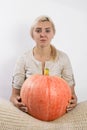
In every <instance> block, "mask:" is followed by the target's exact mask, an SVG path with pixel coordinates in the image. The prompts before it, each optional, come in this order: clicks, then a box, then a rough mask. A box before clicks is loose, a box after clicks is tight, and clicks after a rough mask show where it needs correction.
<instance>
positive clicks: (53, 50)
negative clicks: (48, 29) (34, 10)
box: [30, 16, 57, 60]
mask: <svg viewBox="0 0 87 130" xmlns="http://www.w3.org/2000/svg"><path fill="white" fill-rule="evenodd" d="M45 21H48V22H50V23H51V25H52V28H53V32H54V34H55V33H56V29H55V25H54V23H53V21H52V19H51V18H50V17H48V16H39V17H37V18H36V19H35V21H34V22H33V24H32V26H31V28H30V34H31V37H32V38H33V29H34V27H35V25H36V24H37V23H38V22H45ZM50 46H51V57H52V59H53V60H54V59H55V58H56V56H57V50H56V48H55V47H54V46H53V45H50Z"/></svg>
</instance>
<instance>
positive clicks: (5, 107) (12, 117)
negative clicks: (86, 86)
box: [0, 99, 87, 130]
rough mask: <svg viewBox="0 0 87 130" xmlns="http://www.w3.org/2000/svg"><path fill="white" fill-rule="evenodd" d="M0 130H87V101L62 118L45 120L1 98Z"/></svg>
mask: <svg viewBox="0 0 87 130" xmlns="http://www.w3.org/2000/svg"><path fill="white" fill-rule="evenodd" d="M0 130H87V101H84V102H80V103H79V104H78V105H77V106H76V107H75V108H74V109H73V110H72V111H70V112H69V113H66V114H65V115H64V116H62V117H61V118H59V119H56V120H54V121H50V122H45V121H40V120H38V119H35V118H34V117H32V116H30V115H28V114H26V113H24V112H22V111H20V110H19V109H18V108H16V107H15V106H14V105H13V104H12V103H11V102H10V101H7V100H4V99H0Z"/></svg>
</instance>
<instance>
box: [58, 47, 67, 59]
mask: <svg viewBox="0 0 87 130" xmlns="http://www.w3.org/2000/svg"><path fill="white" fill-rule="evenodd" d="M57 55H58V56H59V57H60V58H64V57H66V58H67V57H68V55H67V53H66V52H64V51H62V50H58V49H57Z"/></svg>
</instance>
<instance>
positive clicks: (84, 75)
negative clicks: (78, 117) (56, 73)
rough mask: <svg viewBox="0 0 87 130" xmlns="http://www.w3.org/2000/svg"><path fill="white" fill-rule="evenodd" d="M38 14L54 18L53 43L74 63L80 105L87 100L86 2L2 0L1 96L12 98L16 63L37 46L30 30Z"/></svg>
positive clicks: (0, 27)
mask: <svg viewBox="0 0 87 130" xmlns="http://www.w3.org/2000/svg"><path fill="white" fill-rule="evenodd" d="M39 15H48V16H50V17H51V18H52V19H53V21H54V23H55V26H56V35H55V37H54V40H53V41H52V44H54V45H55V46H56V47H57V48H58V49H60V50H62V51H65V52H66V53H67V54H68V56H69V58H70V60H71V63H72V67H73V72H74V76H75V81H76V88H75V90H76V94H77V96H78V102H80V101H84V100H87V0H43V1H42V0H0V97H2V98H6V99H9V97H10V95H11V81H12V73H13V69H14V65H15V62H16V60H17V58H18V57H19V55H21V54H22V53H23V52H24V51H25V50H27V49H28V48H31V47H32V46H33V45H34V42H33V40H32V39H31V37H30V35H29V28H30V26H31V24H32V22H33V20H34V19H35V18H36V17H38V16H39Z"/></svg>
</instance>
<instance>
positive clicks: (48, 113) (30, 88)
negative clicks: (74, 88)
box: [21, 74, 71, 121]
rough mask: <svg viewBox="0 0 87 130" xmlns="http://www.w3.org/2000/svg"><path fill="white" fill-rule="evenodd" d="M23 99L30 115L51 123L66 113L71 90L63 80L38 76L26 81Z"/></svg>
mask: <svg viewBox="0 0 87 130" xmlns="http://www.w3.org/2000/svg"><path fill="white" fill-rule="evenodd" d="M21 98H22V102H23V103H24V104H25V105H26V106H27V107H28V112H29V114H30V115H32V116H33V117H35V118H37V119H40V120H44V121H51V120H54V119H56V118H59V117H60V116H62V115H63V114H65V113H66V107H67V105H68V101H69V100H70V99H71V89H70V87H69V86H68V84H67V83H66V81H65V80H63V79H62V78H59V77H57V76H49V75H39V74H36V75H32V76H31V77H29V78H28V79H26V80H25V82H24V84H23V86H22V88H21Z"/></svg>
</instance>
